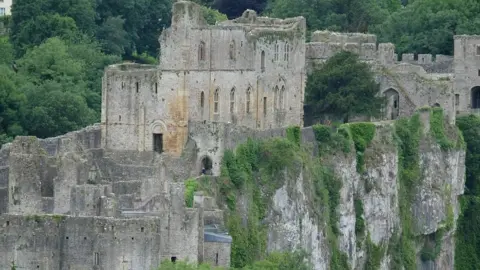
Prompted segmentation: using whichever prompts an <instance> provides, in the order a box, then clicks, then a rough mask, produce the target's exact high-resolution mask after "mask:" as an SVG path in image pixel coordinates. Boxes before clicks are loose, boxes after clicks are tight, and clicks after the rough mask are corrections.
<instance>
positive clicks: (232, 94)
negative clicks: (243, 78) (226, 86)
mask: <svg viewBox="0 0 480 270" xmlns="http://www.w3.org/2000/svg"><path fill="white" fill-rule="evenodd" d="M234 112H235V88H233V89H232V91H230V113H232V114H233V113H234Z"/></svg>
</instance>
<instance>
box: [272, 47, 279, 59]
mask: <svg viewBox="0 0 480 270" xmlns="http://www.w3.org/2000/svg"><path fill="white" fill-rule="evenodd" d="M279 49H280V45H278V43H275V54H274V56H273V59H274V60H275V61H278V51H279Z"/></svg>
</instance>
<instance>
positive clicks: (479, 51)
mask: <svg viewBox="0 0 480 270" xmlns="http://www.w3.org/2000/svg"><path fill="white" fill-rule="evenodd" d="M477 55H480V45H477Z"/></svg>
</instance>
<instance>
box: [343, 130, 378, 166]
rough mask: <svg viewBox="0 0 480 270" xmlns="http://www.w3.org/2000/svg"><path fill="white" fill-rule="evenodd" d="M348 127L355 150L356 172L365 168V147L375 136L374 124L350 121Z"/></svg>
mask: <svg viewBox="0 0 480 270" xmlns="http://www.w3.org/2000/svg"><path fill="white" fill-rule="evenodd" d="M348 127H349V129H350V134H351V136H352V140H353V142H354V144H355V150H356V151H357V172H359V173H362V172H363V171H364V170H365V158H364V153H365V149H367V147H368V145H369V144H370V143H371V142H372V140H373V138H374V137H375V124H373V123H350V124H348Z"/></svg>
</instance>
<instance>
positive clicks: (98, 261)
mask: <svg viewBox="0 0 480 270" xmlns="http://www.w3.org/2000/svg"><path fill="white" fill-rule="evenodd" d="M95 265H100V258H99V256H98V252H95Z"/></svg>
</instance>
